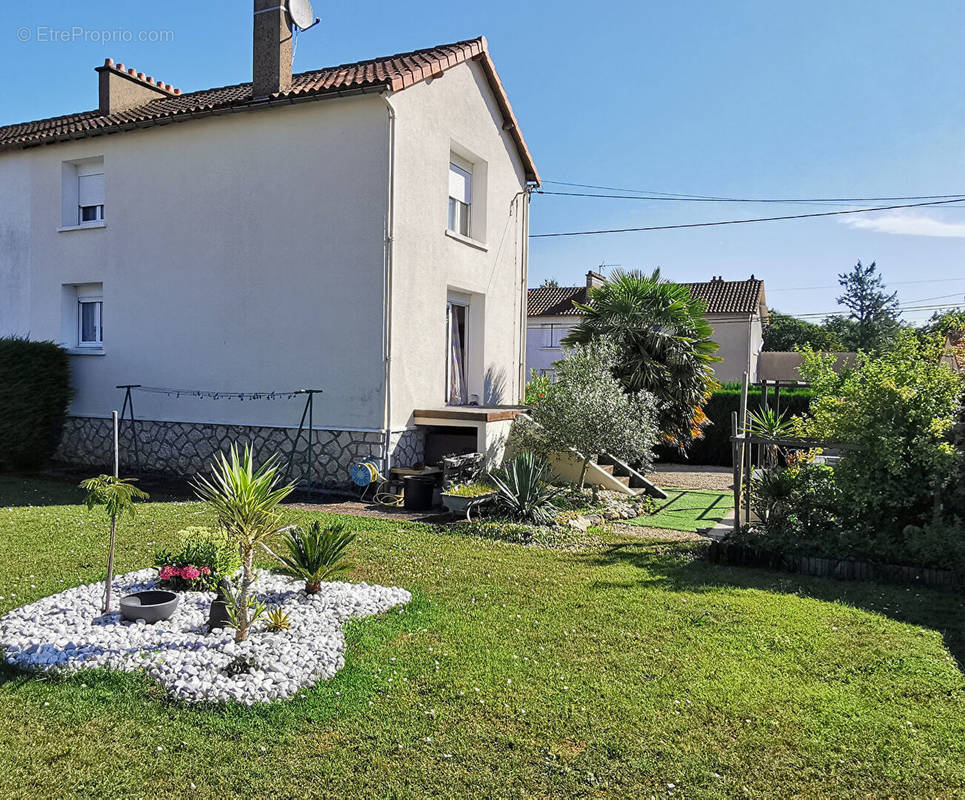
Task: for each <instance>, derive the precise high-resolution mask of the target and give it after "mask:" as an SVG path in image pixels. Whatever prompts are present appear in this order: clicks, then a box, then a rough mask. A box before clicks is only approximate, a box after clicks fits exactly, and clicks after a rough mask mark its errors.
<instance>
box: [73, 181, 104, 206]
mask: <svg viewBox="0 0 965 800" xmlns="http://www.w3.org/2000/svg"><path fill="white" fill-rule="evenodd" d="M77 204H78V205H81V206H102V205H104V173H100V174H98V175H78V176H77Z"/></svg>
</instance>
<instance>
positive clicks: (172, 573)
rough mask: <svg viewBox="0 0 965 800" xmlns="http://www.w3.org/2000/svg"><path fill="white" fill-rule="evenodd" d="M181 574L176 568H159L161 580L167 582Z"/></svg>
mask: <svg viewBox="0 0 965 800" xmlns="http://www.w3.org/2000/svg"><path fill="white" fill-rule="evenodd" d="M180 574H181V570H179V569H178V568H177V567H161V580H162V581H169V580H171V579H172V578H177V577H178V576H179V575H180Z"/></svg>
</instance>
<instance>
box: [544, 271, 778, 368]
mask: <svg viewBox="0 0 965 800" xmlns="http://www.w3.org/2000/svg"><path fill="white" fill-rule="evenodd" d="M605 280H606V279H605V278H604V277H603V276H602V275H600V274H599V273H597V272H592V271H590V272H588V273H587V274H586V283H585V285H583V286H563V287H546V286H541V287H539V288H536V289H530V290H529V310H528V324H527V329H526V369H527V374H528V373H529V371H530V370H533V369H535V370H536V371H537V373H539V374H540V375H552V374H553V371H554V370H553V362H554V361H557V360H559V359H560V358H561V357H562V350H561V348H560V342H561V340H562V339H563V337H565V336H566V334H567V333H569V332H570V330H572V329H573V328H574V327H575V326H576V324H577V323H578V322H579V317H580V312H579V309H577V308H575V307H574V305H573V303H574V302H576V303H582V304H584V305H585V304H586V303H587V301H588V292H589V289H590V288H592V287H593V286H599V285H602V284H603V282H604V281H605ZM684 285H685V286H687V287H688V288H689V289H690V291H691V293H692V294H693V295H694V296H695V297H698V298H700V299H701V300H703V301H704V302H705V303H706V304H707V313H706V314H705V317H706V319H707V321H708V322H709V323H710V325H711V327H712V328H713V329H714V337H713V338H714V341H715V342H717V344H719V345H720V349H719V350H718V351H717V355H718V356H719V357H720V358H722V359H723V361H720V362H719V363H717V364H714V372H715V373H716V376H717V380H719V381H721V382H722V383H726V382H729V381H739V380H742V379H743V376H744V372H747V373H748V374H749V376H750V380H751V382H756V381H757V380H758V376H757V362H758V358H759V357H760V354H761V349H762V347H763V344H764V335H763V334H764V325H765V324H766V323H767V314H768V312H767V301H766V298H765V296H764V281H762V280H759V279H757V278H755V277H754V276H753V275H751V277H750V278H749V279H748V280H746V281H725V280H724V279H723V278H722V277H716V276H715V277H714V278H713V279H712V280H710V281H706V282H703V283H687V284H684Z"/></svg>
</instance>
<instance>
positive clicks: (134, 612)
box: [121, 589, 181, 622]
mask: <svg viewBox="0 0 965 800" xmlns="http://www.w3.org/2000/svg"><path fill="white" fill-rule="evenodd" d="M180 599H181V598H180V597H178V595H176V594H175V593H174V592H167V591H163V590H161V589H155V590H153V591H148V592H135V593H134V594H129V595H127V596H126V597H122V598H121V618H122V619H127V620H131V621H132V622H133V621H134V620H138V619H143V620H144V621H145V622H160V621H161V620H162V619H169V618H170V616H171V615H172V614H173V613H174V611H175V609H177V607H178V601H179V600H180Z"/></svg>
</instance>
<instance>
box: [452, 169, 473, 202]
mask: <svg viewBox="0 0 965 800" xmlns="http://www.w3.org/2000/svg"><path fill="white" fill-rule="evenodd" d="M449 196H450V197H451V198H453V199H454V200H458V201H459V202H460V203H465V204H466V205H469V204H470V203H472V175H471V174H470V173H469V172H467V171H466V170H464V169H462V167H457V166H456V165H455V164H450V165H449Z"/></svg>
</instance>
